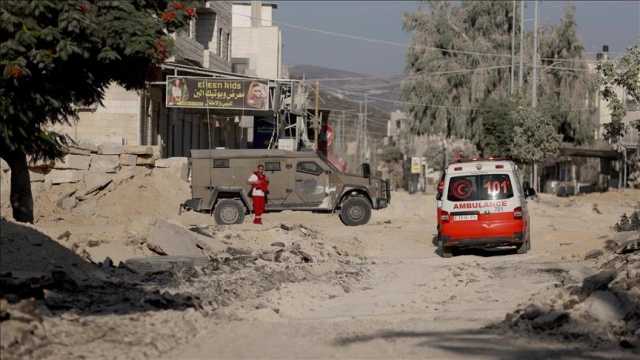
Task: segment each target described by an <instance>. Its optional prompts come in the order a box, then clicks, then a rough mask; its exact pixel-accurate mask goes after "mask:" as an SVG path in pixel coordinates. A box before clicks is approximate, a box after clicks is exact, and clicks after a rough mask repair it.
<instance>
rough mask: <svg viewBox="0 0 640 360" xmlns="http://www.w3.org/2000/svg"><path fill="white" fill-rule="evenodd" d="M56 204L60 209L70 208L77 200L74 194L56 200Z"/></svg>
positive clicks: (73, 206)
mask: <svg viewBox="0 0 640 360" xmlns="http://www.w3.org/2000/svg"><path fill="white" fill-rule="evenodd" d="M56 205H57V206H58V207H59V208H61V209H64V210H71V209H73V208H75V207H76V206H77V205H78V200H77V199H76V198H75V197H74V196H69V197H65V198H63V199H60V200H58V201H57V202H56Z"/></svg>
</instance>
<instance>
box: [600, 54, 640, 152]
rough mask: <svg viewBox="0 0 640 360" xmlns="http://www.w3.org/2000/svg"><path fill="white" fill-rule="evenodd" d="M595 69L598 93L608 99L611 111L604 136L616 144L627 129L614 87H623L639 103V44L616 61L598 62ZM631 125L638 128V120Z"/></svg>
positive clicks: (624, 111)
mask: <svg viewBox="0 0 640 360" xmlns="http://www.w3.org/2000/svg"><path fill="white" fill-rule="evenodd" d="M597 70H598V73H599V74H600V81H599V83H600V94H601V95H602V97H603V98H604V99H605V100H607V101H608V104H607V106H608V108H609V111H610V112H611V122H610V123H608V124H604V137H605V139H606V140H608V141H611V142H613V143H614V144H617V143H619V142H620V140H621V139H622V137H624V135H625V133H626V130H627V129H626V128H627V127H626V124H624V122H623V119H624V117H625V115H626V113H627V112H626V109H625V107H624V104H623V102H622V99H620V97H619V96H618V94H617V92H616V88H622V89H624V91H625V92H626V93H627V94H628V95H629V96H630V97H631V98H632V99H633V100H634V101H635V102H636V103H640V44H638V45H635V46H633V47H630V48H629V49H627V51H626V52H625V54H624V55H623V56H622V57H621V58H620V59H619V60H618V61H617V62H613V61H604V62H601V63H599V64H598V66H597ZM631 125H632V126H635V127H637V128H638V129H639V130H640V120H636V121H635V122H634V123H633V124H631Z"/></svg>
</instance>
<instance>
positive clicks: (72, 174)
mask: <svg viewBox="0 0 640 360" xmlns="http://www.w3.org/2000/svg"><path fill="white" fill-rule="evenodd" d="M81 174H82V171H80V170H58V169H54V170H51V172H50V173H48V174H47V175H46V176H45V181H51V183H52V184H54V185H56V184H65V183H77V182H79V181H80V180H81V179H82V176H81Z"/></svg>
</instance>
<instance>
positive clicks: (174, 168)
mask: <svg viewBox="0 0 640 360" xmlns="http://www.w3.org/2000/svg"><path fill="white" fill-rule="evenodd" d="M155 166H156V168H157V169H156V170H157V171H161V172H162V171H167V172H170V173H172V174H174V175H175V176H178V177H180V178H181V179H182V180H184V181H187V180H188V179H189V159H188V158H186V157H172V158H167V159H158V160H156V162H155ZM165 169H166V170H165Z"/></svg>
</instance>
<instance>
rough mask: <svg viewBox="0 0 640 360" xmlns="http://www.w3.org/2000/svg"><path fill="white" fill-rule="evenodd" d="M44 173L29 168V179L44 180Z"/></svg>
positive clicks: (34, 180)
mask: <svg viewBox="0 0 640 360" xmlns="http://www.w3.org/2000/svg"><path fill="white" fill-rule="evenodd" d="M44 176H45V175H44V174H43V173H41V172H36V171H31V170H29V179H30V180H31V182H32V183H33V182H44Z"/></svg>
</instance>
